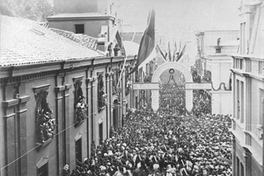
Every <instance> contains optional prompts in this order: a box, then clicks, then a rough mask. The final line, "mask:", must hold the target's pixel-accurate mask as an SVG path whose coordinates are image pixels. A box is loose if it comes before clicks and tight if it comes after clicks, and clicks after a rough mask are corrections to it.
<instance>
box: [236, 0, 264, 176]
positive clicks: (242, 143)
mask: <svg viewBox="0 0 264 176" xmlns="http://www.w3.org/2000/svg"><path fill="white" fill-rule="evenodd" d="M239 9H240V18H241V19H240V45H239V52H238V54H234V55H233V56H232V57H233V67H232V69H231V71H232V73H233V74H232V75H233V78H232V80H233V83H232V84H233V85H232V87H233V100H234V101H233V126H232V132H233V134H234V139H233V175H234V176H240V175H243V176H260V175H263V174H264V171H263V169H264V167H263V160H264V152H263V119H264V47H263V46H264V1H263V0H262V1H253V0H244V1H241V6H240V8H239Z"/></svg>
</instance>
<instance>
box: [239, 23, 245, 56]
mask: <svg viewBox="0 0 264 176" xmlns="http://www.w3.org/2000/svg"><path fill="white" fill-rule="evenodd" d="M246 47H247V46H246V23H241V24H240V54H245V53H246Z"/></svg>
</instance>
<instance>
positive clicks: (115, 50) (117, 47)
mask: <svg viewBox="0 0 264 176" xmlns="http://www.w3.org/2000/svg"><path fill="white" fill-rule="evenodd" d="M119 50H120V48H119V45H118V43H117V44H116V45H115V47H114V54H115V56H118V51H119Z"/></svg>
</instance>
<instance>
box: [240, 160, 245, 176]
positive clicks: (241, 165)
mask: <svg viewBox="0 0 264 176" xmlns="http://www.w3.org/2000/svg"><path fill="white" fill-rule="evenodd" d="M240 168H241V176H244V165H243V164H242V163H240Z"/></svg>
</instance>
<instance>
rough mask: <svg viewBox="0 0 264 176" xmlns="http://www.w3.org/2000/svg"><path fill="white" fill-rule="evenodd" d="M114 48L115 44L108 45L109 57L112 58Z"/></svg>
mask: <svg viewBox="0 0 264 176" xmlns="http://www.w3.org/2000/svg"><path fill="white" fill-rule="evenodd" d="M112 46H113V43H112V42H111V43H110V44H109V45H108V47H107V51H108V54H109V56H112V50H113V49H112Z"/></svg>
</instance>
